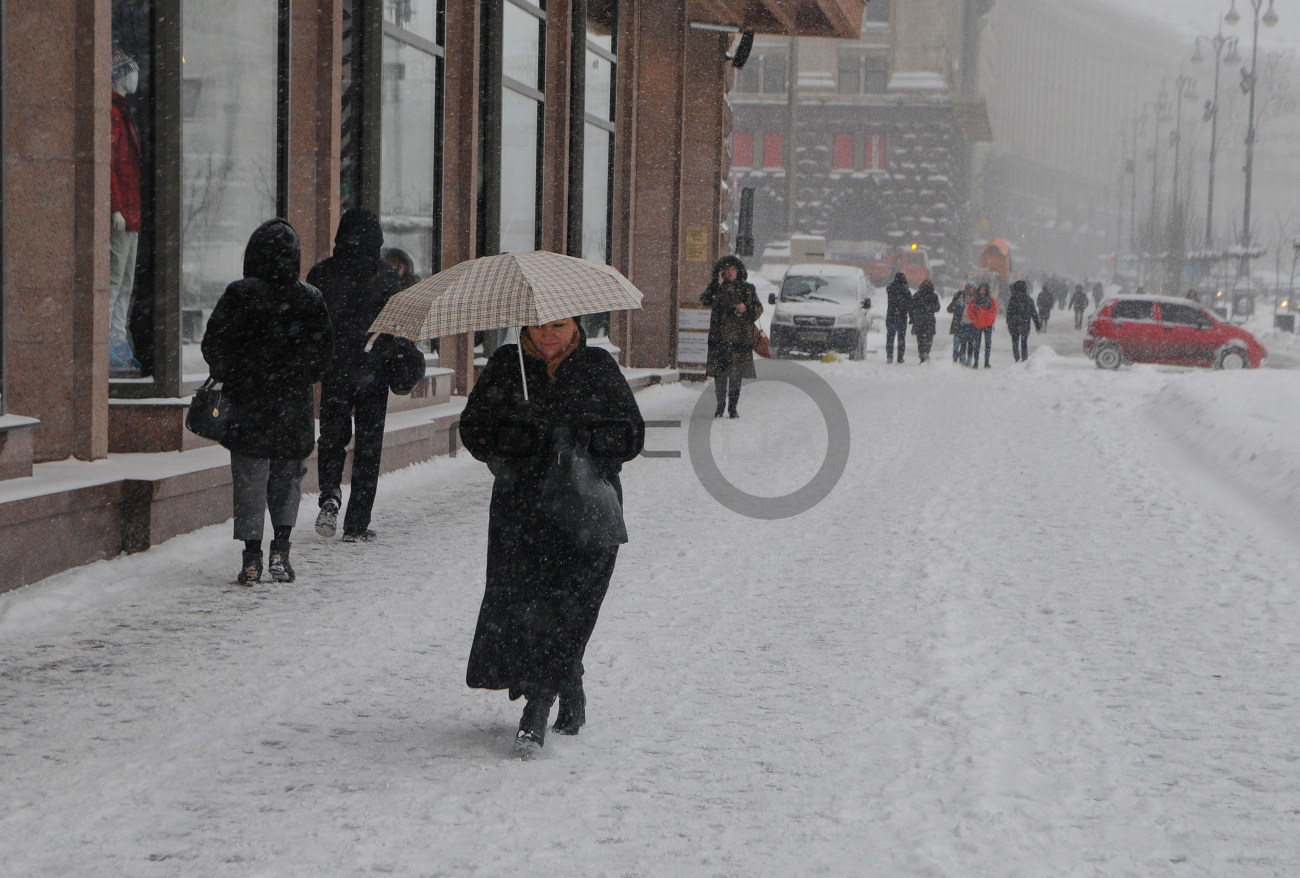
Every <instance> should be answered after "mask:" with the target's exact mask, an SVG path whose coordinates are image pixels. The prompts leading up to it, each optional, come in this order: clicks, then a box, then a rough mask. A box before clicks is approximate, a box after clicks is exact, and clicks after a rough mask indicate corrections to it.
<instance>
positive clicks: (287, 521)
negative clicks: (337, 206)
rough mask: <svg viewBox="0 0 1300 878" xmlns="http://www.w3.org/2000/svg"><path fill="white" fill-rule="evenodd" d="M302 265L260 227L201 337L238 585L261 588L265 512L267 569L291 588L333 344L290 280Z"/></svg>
mask: <svg viewBox="0 0 1300 878" xmlns="http://www.w3.org/2000/svg"><path fill="white" fill-rule="evenodd" d="M301 260H302V252H301V249H300V247H299V243H298V233H297V232H295V231H294V229H293V226H291V225H289V223H288V222H286V221H285V220H282V219H273V220H268V221H267V222H265V223H263V224H262V225H260V226H258V227H257V229H256V230H255V231H254V232H253V234H252V237H250V238H249V240H248V247H247V248H246V249H245V250H244V278H243V280H237V281H235V282H234V283H232V284H231V285H230V286H228V287H226V291H225V292H224V293H222V295H221V298H220V299H218V300H217V304H216V307H215V308H213V309H212V316H211V317H209V318H208V325H207V329H206V331H205V332H204V334H203V345H202V350H203V359H205V360H206V361H207V363H208V367H209V369H210V370H211V373H212V377H213V379H215V380H216V381H220V382H221V383H222V385H223V391H224V393H225V396H226V397H227V398H228V399H229V401H230V410H231V414H230V423H229V427H228V429H227V432H226V438H225V439H224V440H223V441H222V443H221V444H222V445H223V446H225V447H226V448H227V449H229V451H230V473H231V478H232V482H233V491H234V512H235V539H237V540H242V541H243V543H244V552H243V559H242V563H241V564H240V569H239V575H238V577H237V581H238V582H239V583H241V584H242V585H252V584H253V583H255V582H260V581H261V578H262V558H263V554H262V535H263V529H264V527H265V525H266V513H267V510H268V509H269V510H270V513H271V526H272V527H273V528H274V536H275V538H274V539H273V540H272V541H271V555H270V559H269V563H268V564H267V568H268V570H269V572H270V574H271V577H272V579H274V580H275V581H276V582H293V581H294V571H293V565H292V564H291V563H290V561H289V548H290V545H291V544H290V539H289V537H290V533H291V531H292V530H293V525H294V523H295V522H296V521H297V520H298V504H299V501H300V500H301V498H302V487H301V486H302V477H303V475H304V474H305V473H306V472H307V465H306V459H307V457H308V456H310V455H311V451H312V446H313V444H314V443H315V439H316V429H315V418H314V413H313V404H314V400H313V399H312V384H313V383H315V382H316V381H318V380H320V377H321V375H323V374H324V372H325V368H326V366H327V365H328V364H329V361H330V354H331V352H332V350H333V343H334V333H333V329H332V327H331V325H330V317H329V311H328V310H327V309H326V307H325V301H324V299H323V298H322V297H321V294H320V291H319V290H317V289H315V288H313V287H311V286H309V285H307V284H305V283H303V282H301V281H300V280H299V279H298V274H299V271H300V270H301Z"/></svg>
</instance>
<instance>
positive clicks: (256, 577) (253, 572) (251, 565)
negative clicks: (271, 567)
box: [235, 549, 262, 585]
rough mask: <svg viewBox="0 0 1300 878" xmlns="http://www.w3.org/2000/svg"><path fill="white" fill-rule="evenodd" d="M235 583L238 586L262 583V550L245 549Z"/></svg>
mask: <svg viewBox="0 0 1300 878" xmlns="http://www.w3.org/2000/svg"><path fill="white" fill-rule="evenodd" d="M235 581H236V582H238V583H239V584H240V585H252V584H253V583H255V582H261V581H262V550H261V549H245V550H244V557H243V561H242V563H241V566H240V568H239V576H237V577H236V578H235Z"/></svg>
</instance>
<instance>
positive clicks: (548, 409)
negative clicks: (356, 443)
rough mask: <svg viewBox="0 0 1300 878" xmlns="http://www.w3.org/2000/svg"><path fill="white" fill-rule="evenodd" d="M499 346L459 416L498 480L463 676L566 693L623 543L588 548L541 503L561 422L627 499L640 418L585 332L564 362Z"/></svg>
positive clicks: (472, 447)
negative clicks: (628, 467) (624, 476)
mask: <svg viewBox="0 0 1300 878" xmlns="http://www.w3.org/2000/svg"><path fill="white" fill-rule="evenodd" d="M524 364H525V366H524V369H525V373H526V375H527V379H528V393H529V401H528V402H527V403H524V402H523V392H522V389H521V387H520V376H519V353H518V349H517V347H516V346H515V345H503V346H502V347H500V348H498V349H497V351H496V352H495V353H494V354H493V355H492V357H491V358H490V359H489V360H488V363H487V366H486V367H485V368H484V369H483V374H482V375H481V376H480V377H479V379H478V381H477V382H476V383H475V384H474V389H473V390H472V391H471V393H470V395H469V400H468V401H467V402H466V405H465V410H464V412H463V413H462V414H461V421H460V435H461V441H463V442H464V444H465V447H466V448H467V449H468V450H469V452H470V454H472V455H474V457H476V458H478V459H479V460H482V461H485V462H486V463H487V464H488V467H489V468H490V469H491V470H492V473H493V475H495V476H496V481H495V482H494V483H493V486H492V502H491V506H490V509H489V512H488V554H487V586H486V588H485V590H484V593H483V603H482V606H481V607H480V609H479V616H478V623H477V625H476V627H475V631H474V644H473V646H472V647H471V649H470V655H469V663H468V667H467V668H466V673H465V680H466V682H467V683H468V684H469V685H470V686H471V687H474V688H479V689H507V688H508V689H510V690H511V694H512V696H513V695H518V694H526V693H527V692H530V691H531V692H551V693H554V692H560V691H563V690H564V688H565V685H566V683H567V682H568V681H570V680H571V679H572V677H573V675H574V673H575V668H576V667H578V666H579V663H580V662H581V661H582V654H583V652H584V650H585V649H586V646H587V640H588V638H590V636H591V631H592V629H593V628H594V627H595V624H596V617H597V615H598V614H599V612H600V604H601V601H602V600H603V599H604V596H605V591H606V589H607V588H608V586H609V579H610V576H611V575H612V574H613V572H614V562H615V559H616V558H617V555H618V547H617V546H611V547H609V548H606V549H598V550H595V551H582V550H579V549H577V548H576V547H574V546H572V545H570V544H569V543H568V542H567V540H566V539H565V538H564V537H563V535H561V534H560V533H558V532H557V530H556V528H555V526H554V523H553V522H552V521H550V520H548V518H547V516H546V514H545V512H544V511H543V510H542V509H540V508H539V505H538V503H537V497H538V492H539V490H540V485H541V482H542V480H543V478H544V477H545V475H546V472H547V468H548V466H549V465H550V464H551V461H553V460H554V459H555V454H554V442H555V439H556V436H557V433H558V432H561V431H563V430H565V429H567V430H569V431H572V432H573V434H574V435H575V436H577V437H578V438H579V440H580V441H583V442H584V443H585V444H586V445H587V447H588V448H590V449H591V451H592V455H593V457H594V459H595V461H596V463H597V465H598V467H599V468H600V470H601V472H602V474H603V475H604V476H605V478H606V479H607V480H608V481H610V482H611V483H612V484H613V485H614V488H615V490H616V491H618V495H619V498H620V500H621V498H622V496H623V493H622V485H621V484H620V482H619V478H618V474H619V471H620V470H621V469H622V465H623V463H624V462H625V461H628V460H631V459H632V458H634V457H636V456H637V455H638V454H640V453H641V448H642V446H643V445H644V442H645V421H644V420H642V417H641V412H640V410H639V409H638V408H637V404H636V399H635V398H634V397H633V395H632V390H631V388H629V387H628V384H627V380H626V379H625V378H624V377H623V374H622V372H620V371H619V368H618V364H617V363H616V362H615V361H614V358H613V357H611V356H610V355H609V354H608V353H607V352H606V351H604V350H601V349H599V348H589V347H587V345H586V340H585V338H584V339H582V340H580V342H579V345H578V347H577V349H575V350H574V351H573V353H571V354H570V355H569V356H568V357H567V358H565V360H564V361H563V362H562V363H561V364H560V366H559V368H558V370H557V371H556V380H555V381H551V379H550V377H549V376H548V375H547V373H546V364H545V363H544V362H543V361H542V360H540V359H537V358H535V357H532V356H529V355H525V356H524Z"/></svg>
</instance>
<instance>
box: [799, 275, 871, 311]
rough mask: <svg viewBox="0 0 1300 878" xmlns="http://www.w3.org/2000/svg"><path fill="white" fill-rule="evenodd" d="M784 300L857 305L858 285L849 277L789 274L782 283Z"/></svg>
mask: <svg viewBox="0 0 1300 878" xmlns="http://www.w3.org/2000/svg"><path fill="white" fill-rule="evenodd" d="M781 301H782V302H832V303H834V304H836V305H856V304H857V303H858V293H857V285H856V284H854V283H853V279H852V278H847V277H816V276H814V275H788V276H787V277H786V279H785V281H784V282H783V283H782V284H781Z"/></svg>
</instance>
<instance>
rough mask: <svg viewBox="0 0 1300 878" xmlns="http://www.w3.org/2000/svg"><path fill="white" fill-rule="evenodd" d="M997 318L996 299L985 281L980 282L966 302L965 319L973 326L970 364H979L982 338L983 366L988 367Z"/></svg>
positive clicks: (975, 366) (974, 366) (975, 365)
mask: <svg viewBox="0 0 1300 878" xmlns="http://www.w3.org/2000/svg"><path fill="white" fill-rule="evenodd" d="M997 319H998V301H997V299H995V298H993V291H992V290H991V289H989V285H988V284H986V283H983V284H980V285H979V287H978V288H977V289H976V290H975V296H974V297H973V298H972V299H971V300H970V301H969V302H967V303H966V321H967V322H968V323H970V324H971V326H972V327H974V336H973V337H972V340H971V351H970V365H971V368H978V367H979V364H980V339H981V338H982V339H984V368H985V369H988V368H990V366H989V354H990V353H992V350H993V324H994V323H996V322H997Z"/></svg>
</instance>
